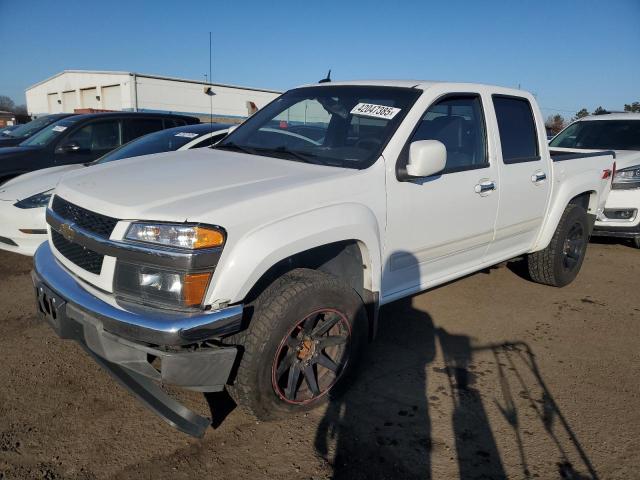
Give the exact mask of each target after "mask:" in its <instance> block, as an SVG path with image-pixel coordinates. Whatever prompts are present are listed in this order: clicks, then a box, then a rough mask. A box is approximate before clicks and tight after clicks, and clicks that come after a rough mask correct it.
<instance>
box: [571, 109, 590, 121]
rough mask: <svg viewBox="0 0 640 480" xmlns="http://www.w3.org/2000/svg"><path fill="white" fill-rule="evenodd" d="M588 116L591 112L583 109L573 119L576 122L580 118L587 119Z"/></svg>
mask: <svg viewBox="0 0 640 480" xmlns="http://www.w3.org/2000/svg"><path fill="white" fill-rule="evenodd" d="M588 115H589V110H587V109H586V108H581V109H580V110H578V111H577V112H576V116H575V117H573V118H574V120H578V119H579V118H582V117H586V116H588Z"/></svg>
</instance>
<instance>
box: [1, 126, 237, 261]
mask: <svg viewBox="0 0 640 480" xmlns="http://www.w3.org/2000/svg"><path fill="white" fill-rule="evenodd" d="M230 127H231V125H225V124H207V123H202V124H197V125H187V126H183V127H176V128H169V129H167V130H161V131H159V132H154V133H150V134H149V135H145V136H144V137H140V138H137V139H135V140H133V141H131V142H129V143H127V144H126V145H123V146H121V147H120V148H118V149H116V150H113V151H112V152H110V153H108V154H106V155H105V156H103V157H102V158H100V159H98V160H96V161H95V162H93V163H91V164H87V165H62V166H59V167H51V168H45V169H43V170H38V171H35V172H31V173H27V174H25V175H21V176H19V177H16V178H14V179H12V180H9V181H8V182H6V183H5V184H3V185H0V249H2V250H8V251H10V252H15V253H21V254H23V255H33V254H34V252H35V251H36V249H37V248H38V246H39V245H40V244H41V243H42V242H44V241H46V240H47V224H46V221H45V211H46V207H47V205H48V203H49V199H50V198H51V194H52V193H53V189H54V188H55V186H56V185H57V184H58V182H59V181H60V179H61V178H62V176H63V175H64V174H66V173H67V172H70V171H73V170H77V169H80V168H86V167H87V166H91V165H93V164H98V163H106V162H112V161H115V160H120V159H124V158H131V157H138V156H141V155H151V154H154V153H161V152H169V151H175V150H189V149H192V148H201V147H207V146H210V145H213V144H215V143H217V142H218V141H220V140H222V138H224V137H225V136H226V135H227V133H228V131H229V128H230Z"/></svg>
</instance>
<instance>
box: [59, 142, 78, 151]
mask: <svg viewBox="0 0 640 480" xmlns="http://www.w3.org/2000/svg"><path fill="white" fill-rule="evenodd" d="M58 150H59V151H61V152H64V153H76V152H79V151H80V150H81V149H80V144H79V143H78V142H69V143H65V144H64V145H62V146H60V147H58Z"/></svg>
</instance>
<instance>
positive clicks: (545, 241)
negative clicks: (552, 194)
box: [531, 178, 600, 252]
mask: <svg viewBox="0 0 640 480" xmlns="http://www.w3.org/2000/svg"><path fill="white" fill-rule="evenodd" d="M583 194H590V195H593V194H595V195H596V196H597V197H598V198H599V197H600V194H599V192H597V191H596V190H594V189H589V188H587V187H585V184H584V182H582V181H581V179H580V178H578V179H575V181H574V182H568V183H563V184H561V185H560V188H559V190H558V192H557V194H556V200H555V201H554V203H553V205H552V206H551V208H550V209H549V212H548V214H547V217H546V221H545V222H544V225H543V227H542V230H541V232H540V235H539V236H538V240H537V241H536V243H535V244H534V246H533V248H532V249H531V252H537V251H540V250H543V249H545V248H546V247H547V246H548V245H549V243H551V239H552V238H553V235H554V234H555V232H556V229H557V228H558V224H559V223H560V218H561V217H562V214H563V213H564V211H565V210H566V208H567V206H568V205H569V203H570V202H571V200H573V199H574V198H576V197H577V196H579V195H583Z"/></svg>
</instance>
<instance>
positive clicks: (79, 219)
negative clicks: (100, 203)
mask: <svg viewBox="0 0 640 480" xmlns="http://www.w3.org/2000/svg"><path fill="white" fill-rule="evenodd" d="M51 209H52V210H53V211H54V212H55V213H57V214H58V215H60V216H61V217H62V218H64V219H66V220H69V221H71V222H73V223H75V224H76V225H77V226H78V227H80V228H82V229H84V230H88V231H89V232H92V233H95V234H96V235H100V236H101V237H104V238H109V237H110V236H111V232H113V229H114V228H115V227H116V223H118V219H117V218H112V217H107V216H106V215H102V214H100V213H95V212H92V211H91V210H87V209H85V208H82V207H79V206H78V205H74V204H73V203H71V202H67V201H66V200H64V199H62V198H60V197H59V196H57V195H56V196H55V197H53V203H52V204H51Z"/></svg>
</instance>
